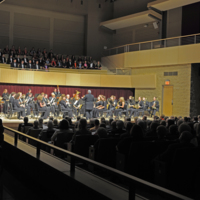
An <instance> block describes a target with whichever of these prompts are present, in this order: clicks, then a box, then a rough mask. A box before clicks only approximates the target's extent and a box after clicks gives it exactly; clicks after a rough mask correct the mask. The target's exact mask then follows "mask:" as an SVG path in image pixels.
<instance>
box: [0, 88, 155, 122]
mask: <svg viewBox="0 0 200 200" xmlns="http://www.w3.org/2000/svg"><path fill="white" fill-rule="evenodd" d="M79 94H80V92H79V91H76V93H75V94H73V97H71V98H70V95H69V94H67V95H65V94H61V93H60V90H59V87H58V86H57V88H55V89H54V91H53V92H52V93H51V96H50V97H49V98H48V95H47V94H44V93H41V94H35V96H33V94H32V92H31V89H29V91H28V93H27V94H26V95H22V93H21V92H18V93H15V92H12V93H11V94H9V93H8V91H7V89H5V90H4V92H3V94H2V97H0V101H1V102H0V103H1V104H3V113H4V114H5V115H6V114H8V113H9V111H10V110H13V111H15V112H17V113H18V119H22V118H23V117H25V116H31V115H32V116H36V115H37V114H38V112H39V113H41V117H43V118H44V119H47V118H48V117H49V116H50V114H51V115H53V116H59V115H60V114H62V115H63V117H65V116H68V117H71V118H76V117H77V116H80V115H83V116H85V114H87V111H86V109H87V108H86V107H87V106H86V105H87V102H86V101H85V97H84V96H83V97H82V98H80V97H79ZM157 111H159V101H158V100H157V98H156V97H153V101H151V102H149V101H147V98H145V97H142V98H141V97H138V100H135V99H134V97H132V96H129V98H128V99H127V100H125V99H124V97H120V98H119V100H117V99H116V96H114V95H112V96H111V97H109V98H107V99H106V97H105V96H104V95H99V96H98V97H97V98H94V100H93V108H91V116H90V117H87V119H88V118H99V117H102V116H103V115H104V114H105V115H106V117H122V114H124V115H125V116H126V117H130V118H131V117H132V116H134V117H138V116H139V115H140V114H142V115H143V114H144V112H148V113H149V114H150V116H152V115H155V114H156V112H157Z"/></svg>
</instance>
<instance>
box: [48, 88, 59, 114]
mask: <svg viewBox="0 0 200 200" xmlns="http://www.w3.org/2000/svg"><path fill="white" fill-rule="evenodd" d="M49 103H50V106H51V107H50V111H51V113H53V114H55V112H56V109H57V108H58V106H57V103H56V97H55V94H54V93H53V92H52V93H51V97H49ZM58 114H59V113H57V115H58Z"/></svg>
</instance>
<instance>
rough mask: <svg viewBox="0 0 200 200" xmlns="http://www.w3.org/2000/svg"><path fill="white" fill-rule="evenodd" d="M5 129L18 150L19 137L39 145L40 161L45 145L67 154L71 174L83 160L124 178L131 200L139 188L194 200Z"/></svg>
mask: <svg viewBox="0 0 200 200" xmlns="http://www.w3.org/2000/svg"><path fill="white" fill-rule="evenodd" d="M4 129H5V130H7V131H11V132H13V133H14V146H15V147H16V148H17V145H18V138H19V135H21V136H24V137H25V138H28V139H31V140H34V141H35V142H36V143H37V147H36V158H37V159H40V153H41V145H45V146H48V147H49V148H51V149H54V150H58V151H61V152H63V153H65V154H66V155H68V156H70V157H71V162H70V172H71V174H74V173H75V171H76V170H75V167H76V163H75V161H76V159H78V160H81V161H82V162H84V163H87V164H90V165H92V166H95V167H97V168H100V169H103V170H104V171H107V172H109V173H111V174H114V175H115V176H117V177H120V178H123V179H124V180H125V181H127V182H128V183H129V200H134V199H135V195H136V189H137V188H146V189H148V191H152V193H154V194H155V195H158V194H159V195H163V197H164V198H166V199H171V198H173V199H184V200H192V199H191V198H188V197H186V196H183V195H181V194H178V193H176V192H173V191H170V190H168V189H165V188H163V187H160V186H157V185H155V184H152V183H149V182H147V181H144V180H142V179H139V178H137V177H134V176H132V175H129V174H126V173H124V172H122V171H119V170H117V169H114V168H112V167H108V166H106V165H104V164H101V163H98V162H96V161H93V160H91V159H88V158H85V157H83V156H80V155H78V154H75V153H72V152H70V151H67V150H65V149H62V148H59V147H56V146H54V145H52V144H49V143H46V142H44V141H42V140H39V139H37V138H33V137H31V136H29V135H27V134H24V133H21V132H19V131H16V130H14V129H11V128H9V127H6V126H4Z"/></svg>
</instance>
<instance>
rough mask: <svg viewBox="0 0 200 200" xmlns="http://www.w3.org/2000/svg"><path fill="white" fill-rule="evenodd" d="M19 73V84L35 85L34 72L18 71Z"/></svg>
mask: <svg viewBox="0 0 200 200" xmlns="http://www.w3.org/2000/svg"><path fill="white" fill-rule="evenodd" d="M16 72H19V73H18V77H17V82H18V83H24V84H33V83H34V75H35V73H34V72H31V71H24V70H21V71H17V70H16Z"/></svg>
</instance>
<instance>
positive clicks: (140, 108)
mask: <svg viewBox="0 0 200 200" xmlns="http://www.w3.org/2000/svg"><path fill="white" fill-rule="evenodd" d="M136 107H137V110H136V111H135V114H134V116H136V117H138V116H139V114H140V113H141V112H142V113H143V112H144V102H143V101H142V99H141V97H138V102H137V106H136Z"/></svg>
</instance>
